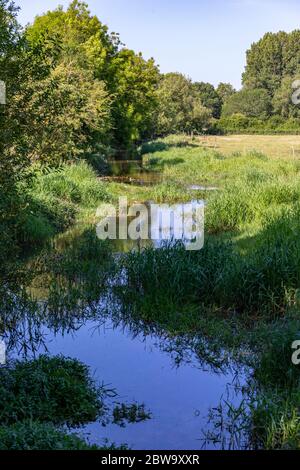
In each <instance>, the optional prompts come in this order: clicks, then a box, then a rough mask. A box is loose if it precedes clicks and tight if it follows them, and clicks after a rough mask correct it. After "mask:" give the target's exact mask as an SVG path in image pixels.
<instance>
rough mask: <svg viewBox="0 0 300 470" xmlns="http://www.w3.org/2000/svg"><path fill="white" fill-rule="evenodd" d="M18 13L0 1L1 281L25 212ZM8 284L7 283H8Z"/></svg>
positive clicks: (6, 273) (24, 157) (11, 6)
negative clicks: (1, 92) (1, 91)
mask: <svg viewBox="0 0 300 470" xmlns="http://www.w3.org/2000/svg"><path fill="white" fill-rule="evenodd" d="M17 11H18V9H17V8H16V7H15V6H14V3H13V2H10V1H9V0H0V80H2V81H4V82H5V84H6V91H7V105H4V104H0V194H1V198H0V231H1V238H0V277H1V279H2V280H3V278H6V276H7V275H8V272H9V271H8V270H7V263H8V259H9V258H10V257H14V256H15V255H16V249H15V246H14V240H15V238H16V233H17V224H18V220H19V215H20V213H21V211H22V199H21V188H20V184H21V183H22V181H23V178H24V173H25V172H26V168H27V165H28V160H27V158H26V155H25V154H24V152H23V145H22V139H21V134H22V133H21V131H20V129H19V128H18V125H17V122H16V116H14V117H13V118H12V117H11V116H10V113H9V104H10V99H11V96H12V94H13V93H14V90H15V88H16V85H15V82H16V77H18V74H17V72H18V70H19V65H20V64H19V61H18V55H19V51H20V41H21V37H20V27H19V25H18V23H17V20H16V15H17ZM6 281H7V279H6Z"/></svg>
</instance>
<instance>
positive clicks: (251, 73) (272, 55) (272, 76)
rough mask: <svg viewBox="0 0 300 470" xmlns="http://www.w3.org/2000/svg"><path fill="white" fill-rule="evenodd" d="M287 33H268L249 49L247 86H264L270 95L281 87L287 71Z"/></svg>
mask: <svg viewBox="0 0 300 470" xmlns="http://www.w3.org/2000/svg"><path fill="white" fill-rule="evenodd" d="M287 38H288V35H287V33H284V32H282V31H281V32H279V33H276V34H274V33H267V34H265V35H264V37H263V38H262V39H261V40H260V41H258V42H257V43H254V44H252V46H251V48H250V49H249V50H248V51H247V65H246V69H245V72H244V74H243V85H244V86H245V87H247V88H252V89H253V88H263V89H265V90H267V91H268V93H269V94H270V96H274V93H275V91H276V90H277V89H278V88H279V87H280V85H281V81H282V78H283V76H284V73H285V63H284V59H283V57H284V53H283V50H284V48H285V47H286V44H287Z"/></svg>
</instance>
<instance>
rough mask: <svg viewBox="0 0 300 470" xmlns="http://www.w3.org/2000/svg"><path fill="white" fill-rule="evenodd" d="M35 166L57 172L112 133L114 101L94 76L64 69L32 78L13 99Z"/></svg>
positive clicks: (61, 66)
mask: <svg viewBox="0 0 300 470" xmlns="http://www.w3.org/2000/svg"><path fill="white" fill-rule="evenodd" d="M12 105H13V107H14V108H15V109H18V110H19V115H20V121H21V122H22V126H23V129H24V132H25V133H26V137H27V138H26V144H27V151H28V156H29V158H30V160H31V161H32V162H34V161H38V162H40V163H43V164H47V165H48V166H49V165H52V166H57V165H59V164H60V163H62V162H63V161H67V160H72V159H74V158H78V157H82V156H84V155H86V154H87V153H88V151H90V152H93V150H94V149H93V147H94V145H95V143H96V142H97V140H102V141H103V142H105V139H106V135H107V134H109V132H110V125H111V124H110V98H109V97H108V94H107V91H106V87H105V84H104V82H102V81H99V80H95V79H94V78H93V74H92V73H91V72H90V71H89V70H83V69H80V68H79V67H78V66H77V65H76V64H72V63H68V64H67V63H64V62H62V63H61V64H59V65H57V66H56V67H55V68H53V69H52V70H51V71H50V73H49V75H47V76H46V77H43V78H41V79H37V77H31V79H27V82H24V84H23V86H22V88H21V89H20V91H19V93H17V94H15V96H14V97H13V98H12Z"/></svg>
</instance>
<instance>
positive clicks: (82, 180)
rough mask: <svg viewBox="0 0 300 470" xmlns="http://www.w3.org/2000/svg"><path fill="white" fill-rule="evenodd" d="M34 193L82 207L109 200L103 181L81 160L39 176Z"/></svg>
mask: <svg viewBox="0 0 300 470" xmlns="http://www.w3.org/2000/svg"><path fill="white" fill-rule="evenodd" d="M34 193H35V194H46V195H52V196H55V197H57V198H59V199H63V200H65V201H69V202H72V203H75V204H82V206H84V207H90V206H96V205H97V203H99V202H100V201H107V200H109V194H108V191H107V187H106V185H105V183H103V182H102V181H100V180H98V179H97V175H96V173H95V172H94V170H93V169H92V168H91V167H89V166H88V165H87V163H86V162H83V161H82V162H79V163H77V164H73V165H64V166H63V167H62V168H60V169H59V170H52V171H50V172H49V173H48V174H45V175H42V176H40V177H39V178H38V179H37V181H36V183H35V187H34Z"/></svg>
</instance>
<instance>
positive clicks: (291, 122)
mask: <svg viewBox="0 0 300 470" xmlns="http://www.w3.org/2000/svg"><path fill="white" fill-rule="evenodd" d="M215 131H216V132H217V133H221V134H224V133H225V134H265V135H272V134H279V135H280V134H287V135H289V134H292V135H293V134H299V131H300V119H299V118H289V119H286V118H284V117H281V116H279V115H274V116H271V117H270V118H268V119H260V118H250V117H246V116H244V115H243V114H234V115H232V116H229V117H224V116H223V117H221V119H220V120H219V121H217V122H216V124H215Z"/></svg>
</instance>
